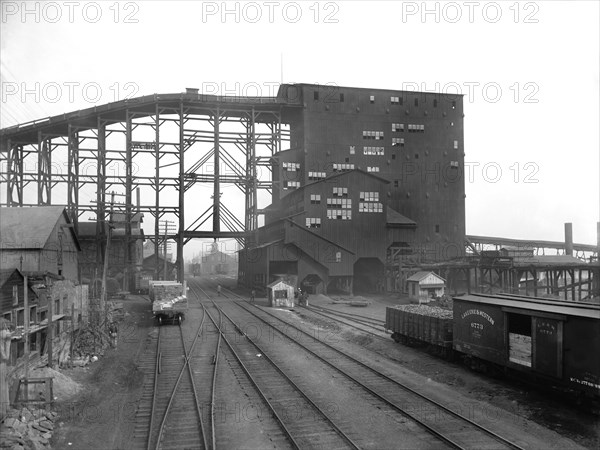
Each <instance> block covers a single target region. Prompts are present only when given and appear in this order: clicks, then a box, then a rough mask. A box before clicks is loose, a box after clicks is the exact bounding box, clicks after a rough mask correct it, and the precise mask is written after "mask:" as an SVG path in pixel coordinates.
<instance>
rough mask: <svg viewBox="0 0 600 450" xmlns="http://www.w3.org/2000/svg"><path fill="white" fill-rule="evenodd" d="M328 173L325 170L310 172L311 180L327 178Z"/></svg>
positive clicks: (309, 177)
mask: <svg viewBox="0 0 600 450" xmlns="http://www.w3.org/2000/svg"><path fill="white" fill-rule="evenodd" d="M326 177H327V174H326V173H325V172H308V179H309V180H322V179H323V178H326Z"/></svg>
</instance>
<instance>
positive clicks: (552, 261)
mask: <svg viewBox="0 0 600 450" xmlns="http://www.w3.org/2000/svg"><path fill="white" fill-rule="evenodd" d="M513 263H514V265H515V266H518V267H522V266H581V265H585V264H588V263H587V262H585V261H583V260H581V259H579V258H575V257H574V256H570V255H541V256H531V257H520V256H515V257H514V259H513Z"/></svg>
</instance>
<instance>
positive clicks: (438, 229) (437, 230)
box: [435, 225, 440, 233]
mask: <svg viewBox="0 0 600 450" xmlns="http://www.w3.org/2000/svg"><path fill="white" fill-rule="evenodd" d="M435 232H436V233H439V232H440V226H439V225H436V226H435Z"/></svg>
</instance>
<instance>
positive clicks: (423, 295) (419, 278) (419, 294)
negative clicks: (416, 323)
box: [406, 272, 446, 303]
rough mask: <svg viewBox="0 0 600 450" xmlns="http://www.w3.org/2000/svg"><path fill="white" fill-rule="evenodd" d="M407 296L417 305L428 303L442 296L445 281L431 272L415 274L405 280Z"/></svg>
mask: <svg viewBox="0 0 600 450" xmlns="http://www.w3.org/2000/svg"><path fill="white" fill-rule="evenodd" d="M406 283H407V286H408V295H409V296H410V298H411V299H415V300H418V301H419V303H429V302H430V301H431V300H433V299H435V298H437V297H441V296H442V295H444V291H445V289H446V280H444V279H443V278H442V277H440V276H439V275H436V274H435V273H433V272H417V273H415V274H414V275H411V276H410V277H408V279H407V280H406Z"/></svg>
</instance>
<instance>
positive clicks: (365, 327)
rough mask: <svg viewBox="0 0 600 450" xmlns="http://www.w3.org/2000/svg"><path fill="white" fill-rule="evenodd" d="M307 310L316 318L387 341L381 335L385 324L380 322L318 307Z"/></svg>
mask: <svg viewBox="0 0 600 450" xmlns="http://www.w3.org/2000/svg"><path fill="white" fill-rule="evenodd" d="M307 309H308V310H309V311H311V312H312V313H313V314H316V315H318V316H321V317H325V318H327V319H330V320H335V321H336V322H339V323H341V324H343V325H346V326H348V327H350V328H354V329H356V330H359V331H362V332H364V333H367V334H369V335H371V336H373V337H375V338H377V339H380V340H384V341H386V342H387V341H389V337H388V336H382V335H381V334H382V333H383V334H385V333H386V331H385V324H384V323H383V322H382V321H380V320H379V321H378V320H374V319H368V318H367V319H366V320H361V319H360V318H359V317H360V316H357V315H355V314H350V313H344V312H341V311H334V310H331V309H328V308H321V307H319V306H312V305H310V306H309V307H308V308H307Z"/></svg>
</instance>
